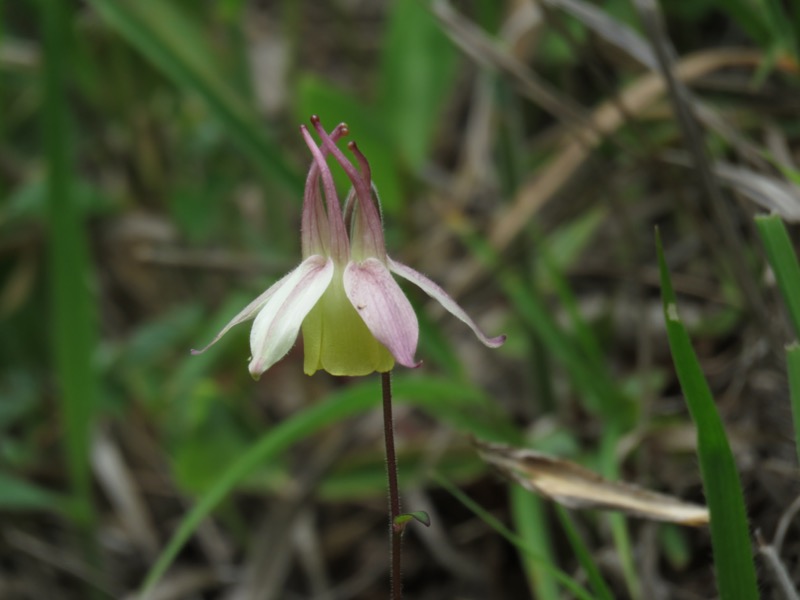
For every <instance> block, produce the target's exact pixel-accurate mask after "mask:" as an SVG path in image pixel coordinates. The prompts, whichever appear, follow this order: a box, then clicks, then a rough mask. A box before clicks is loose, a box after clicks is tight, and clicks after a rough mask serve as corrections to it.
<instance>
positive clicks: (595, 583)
mask: <svg viewBox="0 0 800 600" xmlns="http://www.w3.org/2000/svg"><path fill="white" fill-rule="evenodd" d="M555 510H556V514H557V515H558V521H559V523H561V528H562V529H563V530H564V534H565V535H566V536H567V540H568V541H569V545H570V546H571V547H572V553H573V554H574V555H575V556H576V558H577V559H578V562H580V563H581V566H582V567H583V570H584V571H586V578H587V579H588V580H589V583H590V584H591V586H592V589H593V590H594V593H595V594H597V597H598V598H600V599H601V600H614V594H612V593H611V590H610V589H609V587H608V584H607V583H606V581H605V579H603V576H602V575H601V574H600V569H598V568H597V564H596V563H595V562H594V559H593V558H592V553H591V552H589V548H587V546H586V544H585V543H584V541H583V538H582V537H581V535H580V533H578V530H577V529H576V528H575V525H573V523H572V517H570V514H569V512H567V510H566V509H565V508H564V507H563V506H561V505H559V504H556V505H555Z"/></svg>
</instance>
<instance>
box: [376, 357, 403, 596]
mask: <svg viewBox="0 0 800 600" xmlns="http://www.w3.org/2000/svg"><path fill="white" fill-rule="evenodd" d="M381 382H382V383H383V433H384V438H385V440H386V474H387V476H388V478H389V532H390V535H391V540H392V541H391V553H390V557H391V561H392V579H391V585H392V595H391V598H392V600H401V598H402V597H403V580H402V578H401V575H400V558H401V544H402V540H403V538H402V531H401V529H400V528H399V527H398V526H397V524H396V521H397V517H399V516H400V492H399V491H398V487H397V457H396V455H395V452H394V421H393V419H392V374H391V372H386V373H381Z"/></svg>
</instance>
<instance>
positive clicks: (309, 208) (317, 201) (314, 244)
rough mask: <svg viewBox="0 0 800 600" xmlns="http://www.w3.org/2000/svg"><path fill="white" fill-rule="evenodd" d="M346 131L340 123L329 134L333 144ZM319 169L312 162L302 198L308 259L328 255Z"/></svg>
mask: <svg viewBox="0 0 800 600" xmlns="http://www.w3.org/2000/svg"><path fill="white" fill-rule="evenodd" d="M346 131H347V127H346V126H345V125H344V123H340V124H339V125H337V126H336V128H335V129H334V130H333V131H332V132H331V140H333V141H334V142H335V141H337V140H338V139H339V138H341V137H342V135H344V134H345V133H346ZM327 153H328V151H327V149H325V148H323V149H322V155H323V156H325V155H326V154H327ZM319 176H320V169H319V165H318V164H317V161H315V160H312V161H311V166H310V167H309V169H308V177H307V178H306V188H305V194H304V198H303V218H302V226H301V228H300V231H301V233H302V249H303V256H304V257H308V256H311V255H312V254H325V255H327V254H329V250H328V242H329V241H330V230H329V226H328V217H327V215H326V214H325V206H324V204H323V203H322V197H321V195H320V193H319Z"/></svg>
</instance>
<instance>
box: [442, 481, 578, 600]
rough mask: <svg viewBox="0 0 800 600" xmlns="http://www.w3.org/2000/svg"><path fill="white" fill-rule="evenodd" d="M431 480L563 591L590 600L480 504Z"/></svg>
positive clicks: (572, 580)
mask: <svg viewBox="0 0 800 600" xmlns="http://www.w3.org/2000/svg"><path fill="white" fill-rule="evenodd" d="M433 479H434V481H436V483H438V484H439V485H440V486H442V487H443V488H444V489H445V490H447V491H448V492H449V493H450V495H451V496H453V497H454V498H455V499H456V500H458V501H459V502H461V504H463V505H464V506H465V507H466V508H468V509H469V510H470V511H472V512H473V513H474V514H475V515H476V516H477V517H478V518H480V519H481V520H482V521H483V522H484V523H486V524H487V525H488V526H489V527H491V528H492V529H494V530H495V531H496V532H497V533H499V534H500V535H501V536H503V537H504V538H505V539H506V540H507V541H508V542H509V543H510V544H512V545H514V546H515V547H516V548H517V549H518V550H520V551H521V552H522V553H524V554H525V555H526V556H527V557H528V558H530V559H531V560H532V561H536V562H537V563H538V564H539V565H540V566H541V568H542V570H545V571H547V572H549V573H550V574H551V575H552V576H553V578H554V579H556V580H557V581H558V582H559V583H560V584H561V585H563V586H564V588H565V589H567V590H569V591H570V592H572V594H573V595H574V597H575V598H581V600H591V598H592V595H591V594H590V593H589V592H587V591H586V590H585V589H584V588H583V587H582V586H581V585H580V584H579V583H578V582H577V581H575V580H574V579H573V578H572V577H570V576H569V575H567V574H566V573H564V571H562V570H561V569H559V568H558V567H556V566H555V565H554V564H553V563H552V562H551V561H549V560H548V559H547V558H545V557H543V556H540V555H539V554H537V553H536V551H535V550H533V549H532V548H530V547H528V546H527V545H526V544H525V541H524V540H523V539H522V538H520V537H519V536H518V535H516V534H515V533H514V532H513V531H511V530H509V529H508V527H506V526H505V525H503V523H502V522H501V521H500V520H499V519H498V518H497V517H495V516H494V515H492V514H491V513H490V512H489V511H487V510H484V509H483V507H482V506H481V505H480V504H478V503H477V502H475V501H474V500H473V499H472V498H470V497H469V496H467V495H466V494H465V493H464V492H462V491H461V490H460V489H458V488H457V487H456V486H455V485H453V484H452V483H451V482H450V481H449V480H447V479H445V478H444V477H442V476H441V475H440V474H438V473H434V475H433ZM527 497H528V498H530V494H528V496H527Z"/></svg>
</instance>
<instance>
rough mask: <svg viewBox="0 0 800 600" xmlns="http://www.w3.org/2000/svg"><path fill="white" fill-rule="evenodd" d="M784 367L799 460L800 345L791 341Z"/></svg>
mask: <svg viewBox="0 0 800 600" xmlns="http://www.w3.org/2000/svg"><path fill="white" fill-rule="evenodd" d="M786 368H787V369H788V371H789V397H790V399H791V402H792V417H793V418H794V446H795V449H796V450H797V460H798V461H800V345H798V343H797V342H795V343H793V344H792V345H791V346H789V347H788V348H787V349H786Z"/></svg>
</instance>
